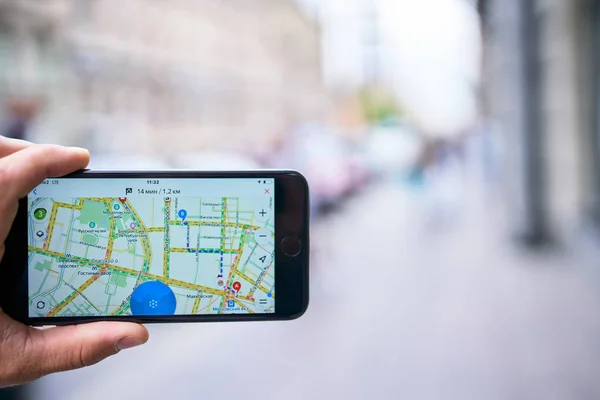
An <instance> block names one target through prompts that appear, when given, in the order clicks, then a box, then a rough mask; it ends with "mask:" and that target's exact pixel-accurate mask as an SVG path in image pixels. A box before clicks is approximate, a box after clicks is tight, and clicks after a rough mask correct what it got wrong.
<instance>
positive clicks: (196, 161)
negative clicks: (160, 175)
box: [172, 151, 261, 171]
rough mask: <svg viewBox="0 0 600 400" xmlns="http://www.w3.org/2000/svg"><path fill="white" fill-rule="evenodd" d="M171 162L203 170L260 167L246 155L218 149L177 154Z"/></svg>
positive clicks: (186, 167) (177, 166) (177, 165)
mask: <svg viewBox="0 0 600 400" xmlns="http://www.w3.org/2000/svg"><path fill="white" fill-rule="evenodd" d="M172 163H173V166H174V167H175V168H184V169H197V170H204V171H208V170H211V171H239V170H249V169H260V168H261V165H260V164H259V163H258V162H257V161H255V160H253V159H252V158H250V157H248V156H245V155H243V154H237V153H226V152H219V151H204V152H198V153H190V154H184V155H181V156H178V157H177V159H174V160H173V162H172Z"/></svg>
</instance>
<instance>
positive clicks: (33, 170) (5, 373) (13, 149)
mask: <svg viewBox="0 0 600 400" xmlns="http://www.w3.org/2000/svg"><path fill="white" fill-rule="evenodd" d="M89 157H90V156H89V153H88V152H87V150H84V149H80V148H69V147H62V146H55V145H36V144H32V143H29V142H25V141H21V140H14V139H7V138H4V137H2V136H0V260H1V259H2V256H3V255H4V250H5V248H4V241H5V239H6V237H7V235H8V232H9V230H10V227H11V225H12V222H13V220H14V219H15V216H16V214H17V208H18V201H19V199H20V198H23V197H25V196H27V194H28V193H29V192H31V190H33V189H34V188H35V187H36V186H37V185H39V184H40V183H41V182H42V181H43V180H44V179H46V178H48V177H54V176H62V175H66V174H68V173H70V172H73V171H76V170H79V169H82V168H85V167H86V166H87V164H88V162H89ZM147 340H148V331H147V329H146V328H145V327H144V326H143V325H139V324H134V323H126V322H95V323H90V324H83V325H73V326H61V327H55V328H49V329H36V328H32V327H29V326H25V325H23V324H22V323H20V322H17V321H15V320H13V319H11V318H10V317H9V316H8V315H6V314H5V313H3V312H2V311H1V310H0V387H4V386H11V385H16V384H20V383H25V382H28V381H31V380H34V379H37V378H40V377H42V376H44V375H47V374H50V373H53V372H58V371H66V370H71V369H76V368H82V367H86V366H89V365H92V364H95V363H97V362H99V361H101V360H103V359H105V358H107V357H109V356H112V355H114V354H116V353H118V352H119V351H120V350H123V349H127V348H130V347H134V346H138V345H141V344H143V343H145V342H146V341H147Z"/></svg>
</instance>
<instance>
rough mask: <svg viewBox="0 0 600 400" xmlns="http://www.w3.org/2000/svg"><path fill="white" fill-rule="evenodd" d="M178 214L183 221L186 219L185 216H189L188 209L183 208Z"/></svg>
mask: <svg viewBox="0 0 600 400" xmlns="http://www.w3.org/2000/svg"><path fill="white" fill-rule="evenodd" d="M177 215H179V218H181V222H183V221H185V217H187V211H185V210H183V209H181V210H179V212H178V213H177Z"/></svg>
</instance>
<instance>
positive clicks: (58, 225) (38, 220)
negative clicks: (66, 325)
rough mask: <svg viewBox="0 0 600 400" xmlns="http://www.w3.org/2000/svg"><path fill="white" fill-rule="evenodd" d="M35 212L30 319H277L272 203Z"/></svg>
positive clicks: (146, 203) (85, 206)
mask: <svg viewBox="0 0 600 400" xmlns="http://www.w3.org/2000/svg"><path fill="white" fill-rule="evenodd" d="M140 193H142V194H144V192H143V190H142V192H140ZM28 203H29V204H28V206H29V207H28V211H29V268H28V280H29V315H30V317H67V316H119V315H173V314H178V315H180V314H188V315H189V314H243V313H272V312H274V311H275V308H274V305H275V301H274V300H275V290H274V289H275V271H274V270H275V268H274V229H275V228H274V210H273V208H274V204H273V198H272V197H268V198H265V199H263V198H261V199H260V200H256V198H255V197H252V196H248V197H206V198H205V197H201V196H200V197H177V196H173V197H170V196H157V195H152V196H146V195H136V193H130V194H129V195H128V197H80V198H77V197H76V198H73V197H64V198H63V197H58V196H55V197H35V196H31V195H30V196H29V198H28Z"/></svg>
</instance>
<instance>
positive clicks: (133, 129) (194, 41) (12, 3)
mask: <svg viewBox="0 0 600 400" xmlns="http://www.w3.org/2000/svg"><path fill="white" fill-rule="evenodd" d="M0 63H1V65H2V66H3V68H2V71H6V72H5V73H2V76H0V93H1V96H2V100H4V101H7V99H10V98H14V97H19V96H30V97H31V96H35V97H37V98H39V99H41V101H42V102H43V103H44V105H45V112H44V114H43V119H42V122H43V123H41V124H40V125H41V127H42V129H41V131H40V132H39V134H40V135H41V136H43V137H42V138H41V140H44V141H57V142H61V143H75V144H82V145H86V146H90V147H91V148H92V149H93V150H97V151H111V152H124V153H127V152H136V153H142V154H149V155H152V154H156V153H160V154H163V155H164V154H166V155H176V154H179V153H181V152H188V151H192V150H199V149H203V148H209V147H210V148H215V147H218V148H223V147H225V148H232V147H233V148H239V147H245V148H248V146H249V145H250V146H269V145H270V144H271V143H273V142H275V141H277V139H278V136H280V135H282V134H283V132H285V130H286V128H288V127H289V126H290V125H293V124H295V123H297V122H299V121H303V120H313V119H316V118H319V117H320V113H321V112H322V111H321V110H322V108H323V107H322V106H323V101H324V94H323V93H324V91H323V87H322V78H321V61H320V32H319V28H318V25H317V24H316V23H315V22H314V21H311V20H310V19H309V18H307V17H306V16H305V15H304V13H302V12H300V10H299V9H298V8H297V6H296V5H295V4H294V3H293V2H292V1H289V0H244V1H239V2H237V1H236V2H224V1H219V0H198V1H194V0H177V1H169V2H157V1H149V0H128V1H119V0H104V1H92V0H49V1H44V2H39V1H35V0H0Z"/></svg>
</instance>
